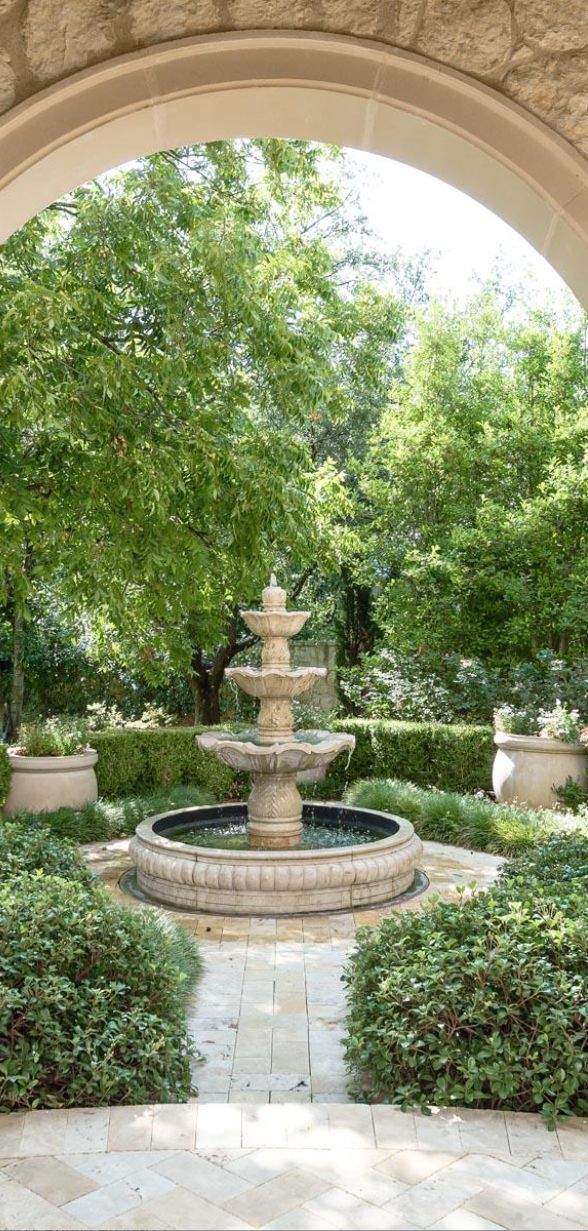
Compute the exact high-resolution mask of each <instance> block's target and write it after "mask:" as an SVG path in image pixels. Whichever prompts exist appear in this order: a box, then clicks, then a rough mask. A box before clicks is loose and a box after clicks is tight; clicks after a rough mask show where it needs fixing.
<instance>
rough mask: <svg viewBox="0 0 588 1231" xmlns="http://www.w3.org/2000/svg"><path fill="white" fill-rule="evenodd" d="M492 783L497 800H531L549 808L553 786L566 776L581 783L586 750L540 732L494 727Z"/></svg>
mask: <svg viewBox="0 0 588 1231" xmlns="http://www.w3.org/2000/svg"><path fill="white" fill-rule="evenodd" d="M494 743H495V744H496V749H497V751H496V756H495V758H494V765H493V767H492V786H493V788H494V792H495V795H496V798H497V800H498V801H499V802H500V803H508V804H509V803H513V801H515V800H516V801H517V802H519V803H525V804H531V805H532V806H533V807H535V808H552V807H553V805H554V804H555V803H557V802H558V800H557V795H556V793H555V789H554V788H555V787H558V786H563V784H564V783H565V781H566V778H573V779H574V781H575V782H580V783H584V780H585V774H586V767H587V761H586V750H585V749H584V748H583V747H582V745H581V744H565V743H564V742H563V740H560V739H544V738H543V736H540V735H509V734H507V732H506V731H497V732H496V735H495V736H494Z"/></svg>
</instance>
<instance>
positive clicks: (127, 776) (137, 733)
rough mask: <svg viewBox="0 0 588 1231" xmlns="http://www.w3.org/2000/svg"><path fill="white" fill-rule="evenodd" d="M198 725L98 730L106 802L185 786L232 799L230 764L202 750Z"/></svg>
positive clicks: (101, 787) (100, 774)
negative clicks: (166, 788)
mask: <svg viewBox="0 0 588 1231" xmlns="http://www.w3.org/2000/svg"><path fill="white" fill-rule="evenodd" d="M197 733H198V729H197V728H195V727H149V728H143V729H141V730H135V729H133V728H132V727H114V728H112V729H111V730H106V731H95V732H94V733H93V734H92V737H91V741H92V747H93V748H95V749H96V751H97V753H98V764H97V765H96V777H97V779H98V794H99V795H101V796H103V797H104V798H107V799H112V798H117V797H120V796H123V795H138V794H145V793H146V792H148V791H150V790H152V789H153V788H157V787H166V786H174V785H175V784H176V783H183V784H184V785H189V786H198V787H202V789H203V790H204V791H209V792H210V793H211V794H212V795H213V796H214V798H215V799H217V800H222V799H226V798H227V797H229V796H230V795H231V791H232V788H233V783H234V780H235V774H234V773H233V771H232V769H230V768H229V766H228V765H223V763H222V761H217V759H216V757H213V756H211V755H210V753H208V752H202V750H201V749H200V748H199V747H198V744H197V743H196V735H197Z"/></svg>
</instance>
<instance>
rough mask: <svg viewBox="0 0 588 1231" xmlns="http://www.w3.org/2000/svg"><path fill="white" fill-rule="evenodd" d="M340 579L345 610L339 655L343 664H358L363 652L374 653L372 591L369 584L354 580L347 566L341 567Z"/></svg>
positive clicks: (339, 635)
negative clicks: (363, 584)
mask: <svg viewBox="0 0 588 1231" xmlns="http://www.w3.org/2000/svg"><path fill="white" fill-rule="evenodd" d="M341 579H342V583H343V595H342V600H343V601H342V607H343V611H342V615H341V618H340V620H339V622H338V623H339V628H338V630H337V631H338V641H339V650H340V659H341V662H342V663H343V665H344V666H346V667H355V666H357V663H358V662H359V660H360V658H361V657H362V655H363V654H371V653H372V651H373V648H374V639H375V626H374V621H373V618H372V592H371V588H370V586H362V585H358V584H357V582H354V581H353V580H352V578H351V576H350V574H349V572H348V570H347V569H346V568H343V569H342V570H341Z"/></svg>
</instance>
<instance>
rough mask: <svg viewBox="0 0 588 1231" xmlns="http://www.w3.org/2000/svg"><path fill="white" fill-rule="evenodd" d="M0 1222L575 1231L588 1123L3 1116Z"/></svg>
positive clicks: (195, 1110)
mask: <svg viewBox="0 0 588 1231" xmlns="http://www.w3.org/2000/svg"><path fill="white" fill-rule="evenodd" d="M0 1220H1V1222H0V1225H1V1226H2V1227H5V1228H11V1229H12V1231H20V1229H21V1228H23V1229H24V1228H27V1229H31V1228H32V1229H34V1231H40V1229H41V1228H47V1229H53V1231H79V1229H82V1231H83V1229H84V1228H98V1229H100V1231H107V1229H112V1231H115V1229H117V1231H125V1229H126V1228H129V1229H130V1228H139V1229H141V1231H165V1229H166V1228H178V1231H200V1229H201V1228H202V1229H206V1231H214V1229H215V1228H219V1229H220V1231H232V1229H233V1228H235V1229H238V1228H245V1229H247V1228H251V1227H255V1228H265V1229H266V1231H270V1229H272V1231H282V1229H283V1231H297V1229H300V1231H304V1229H305V1228H308V1229H309V1231H322V1229H326V1231H329V1228H331V1229H336V1231H347V1228H350V1229H355V1228H366V1231H368V1229H369V1231H378V1229H380V1228H381V1229H382V1231H395V1229H396V1228H404V1229H405V1231H411V1228H421V1229H424V1228H431V1229H432V1231H442V1229H447V1231H470V1229H471V1231H484V1229H486V1231H492V1228H494V1229H496V1231H500V1228H508V1229H509V1231H518V1228H521V1229H523V1228H531V1227H533V1228H538V1229H539V1231H540V1229H541V1228H544V1229H545V1231H573V1229H576V1231H581V1229H582V1228H584V1229H585V1228H588V1123H587V1122H586V1121H570V1122H567V1123H564V1124H563V1125H562V1126H561V1127H560V1128H558V1130H557V1132H551V1133H550V1132H548V1130H547V1129H546V1127H545V1126H544V1125H543V1124H542V1122H541V1121H540V1120H539V1118H538V1117H537V1116H526V1115H509V1114H506V1115H503V1114H502V1113H501V1112H463V1111H446V1112H440V1113H439V1114H437V1115H435V1114H433V1115H432V1116H430V1117H425V1116H420V1115H416V1116H415V1115H412V1114H403V1113H402V1112H401V1111H399V1110H398V1109H397V1108H394V1107H371V1108H370V1107H366V1106H361V1105H353V1106H349V1105H342V1106H341V1105H337V1104H334V1103H333V1104H329V1105H327V1106H320V1105H319V1104H317V1103H313V1104H310V1105H307V1106H295V1105H289V1106H273V1107H272V1106H271V1105H269V1106H268V1105H266V1106H261V1105H260V1106H250V1105H246V1106H239V1105H232V1106H231V1105H228V1104H220V1105H215V1104H212V1103H208V1104H203V1105H201V1106H200V1105H198V1104H196V1103H191V1104H187V1105H184V1106H157V1107H115V1108H112V1109H108V1108H95V1109H92V1110H79V1109H76V1110H72V1111H38V1112H29V1113H27V1114H15V1115H8V1116H4V1117H1V1118H0Z"/></svg>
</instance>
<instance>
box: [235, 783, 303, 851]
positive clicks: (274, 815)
mask: <svg viewBox="0 0 588 1231" xmlns="http://www.w3.org/2000/svg"><path fill="white" fill-rule="evenodd" d="M302 828H303V826H302V799H301V797H300V794H299V791H298V788H297V786H296V774H295V773H292V774H253V789H252V791H251V794H250V796H249V800H248V803H247V837H248V838H249V841H250V843H251V845H252V846H255V847H260V846H263V847H268V848H269V849H270V850H272V849H279V848H280V847H282V848H288V847H293V846H298V845H299V843H300V840H301V837H302Z"/></svg>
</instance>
